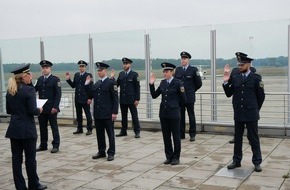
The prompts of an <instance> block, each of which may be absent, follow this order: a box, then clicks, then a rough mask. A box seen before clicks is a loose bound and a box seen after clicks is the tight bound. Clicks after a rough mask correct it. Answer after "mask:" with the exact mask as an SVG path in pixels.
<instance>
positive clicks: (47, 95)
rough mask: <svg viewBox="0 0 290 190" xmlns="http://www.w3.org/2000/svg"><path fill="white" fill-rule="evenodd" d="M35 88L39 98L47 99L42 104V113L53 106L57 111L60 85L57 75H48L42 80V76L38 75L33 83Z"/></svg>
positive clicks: (49, 110)
mask: <svg viewBox="0 0 290 190" xmlns="http://www.w3.org/2000/svg"><path fill="white" fill-rule="evenodd" d="M35 90H36V92H38V95H39V99H48V100H47V102H46V103H45V104H44V106H43V112H42V113H48V114H49V113H50V112H51V109H52V108H55V109H57V110H58V111H59V103H60V99H61V85H60V80H59V78H58V77H56V76H53V75H50V76H49V77H48V78H47V79H46V80H45V81H44V77H43V76H40V77H39V78H38V80H37V83H36V85H35Z"/></svg>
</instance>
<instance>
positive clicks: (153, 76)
mask: <svg viewBox="0 0 290 190" xmlns="http://www.w3.org/2000/svg"><path fill="white" fill-rule="evenodd" d="M155 81H156V76H155V74H154V73H151V75H150V84H153V83H154V82H155Z"/></svg>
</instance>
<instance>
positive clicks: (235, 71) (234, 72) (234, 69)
mask: <svg viewBox="0 0 290 190" xmlns="http://www.w3.org/2000/svg"><path fill="white" fill-rule="evenodd" d="M238 53H239V52H237V53H236V54H238ZM244 55H246V54H244ZM246 56H247V55H246ZM250 70H251V72H253V73H255V72H256V71H257V70H256V68H254V67H250ZM237 74H241V73H240V70H239V68H238V67H235V68H233V69H232V72H231V76H230V77H233V76H235V75H237ZM229 143H230V144H233V143H235V138H233V139H231V140H229Z"/></svg>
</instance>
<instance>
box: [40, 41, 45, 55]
mask: <svg viewBox="0 0 290 190" xmlns="http://www.w3.org/2000/svg"><path fill="white" fill-rule="evenodd" d="M44 59H45V54H44V42H43V41H42V39H41V38H40V60H44Z"/></svg>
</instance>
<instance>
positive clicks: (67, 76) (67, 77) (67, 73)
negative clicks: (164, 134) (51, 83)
mask: <svg viewBox="0 0 290 190" xmlns="http://www.w3.org/2000/svg"><path fill="white" fill-rule="evenodd" d="M65 78H66V80H69V79H70V74H69V72H66V73H65Z"/></svg>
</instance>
